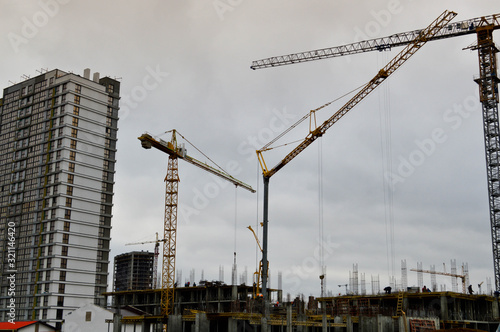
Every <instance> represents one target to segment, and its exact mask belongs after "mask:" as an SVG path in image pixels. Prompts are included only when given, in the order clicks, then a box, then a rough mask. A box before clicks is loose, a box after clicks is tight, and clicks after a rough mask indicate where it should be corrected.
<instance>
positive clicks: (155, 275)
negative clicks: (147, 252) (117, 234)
mask: <svg viewBox="0 0 500 332" xmlns="http://www.w3.org/2000/svg"><path fill="white" fill-rule="evenodd" d="M160 242H165V239H161V240H159V239H158V232H156V240H154V241H143V242H133V243H125V245H126V246H131V245H136V244H148V243H154V244H155V251H154V262H153V289H156V287H157V286H158V283H157V280H158V256H160Z"/></svg>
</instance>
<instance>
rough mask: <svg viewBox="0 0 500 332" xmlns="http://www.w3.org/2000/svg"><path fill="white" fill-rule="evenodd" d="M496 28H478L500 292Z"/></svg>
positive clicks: (480, 72)
mask: <svg viewBox="0 0 500 332" xmlns="http://www.w3.org/2000/svg"><path fill="white" fill-rule="evenodd" d="M493 30H494V25H492V24H489V25H485V26H483V27H480V28H478V29H477V45H476V46H475V47H474V48H476V49H477V51H478V56H479V78H477V79H476V80H475V81H476V83H477V84H478V85H479V99H480V101H481V104H482V113H483V126H484V146H485V155H486V171H487V174H488V194H489V195H488V196H489V205H490V224H491V237H492V244H493V264H494V269H495V287H496V290H499V289H500V128H499V123H498V101H499V100H498V83H499V79H498V74H497V53H498V48H497V47H496V46H495V43H494V42H493Z"/></svg>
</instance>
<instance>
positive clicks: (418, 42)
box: [257, 11, 457, 316]
mask: <svg viewBox="0 0 500 332" xmlns="http://www.w3.org/2000/svg"><path fill="white" fill-rule="evenodd" d="M456 15H457V14H456V13H454V12H450V11H445V12H444V13H442V14H441V15H440V16H439V17H438V18H437V19H435V20H434V21H433V22H432V23H431V24H430V25H429V26H428V27H427V28H425V29H423V30H421V31H420V32H419V33H418V35H417V37H416V38H415V39H414V40H413V41H412V42H411V43H410V44H408V45H407V46H406V47H405V48H404V49H403V50H402V51H401V52H400V53H399V54H398V55H396V56H395V57H394V58H393V59H392V60H391V61H390V62H389V63H388V64H387V65H386V66H385V67H384V68H382V69H381V70H380V71H379V72H378V73H377V74H376V75H375V77H374V78H372V79H371V80H370V81H369V82H368V83H367V84H366V85H365V86H364V87H363V88H362V89H361V90H360V91H359V92H358V93H357V94H356V95H355V96H354V97H352V98H351V99H350V100H349V101H348V102H347V103H346V104H345V105H344V106H342V107H341V108H340V109H339V110H338V111H337V112H336V113H335V114H334V115H333V116H331V117H330V118H329V119H328V120H326V121H325V122H324V123H323V124H321V125H320V126H318V127H317V128H315V129H310V132H309V134H308V135H307V136H306V138H305V139H304V140H303V141H302V142H301V143H299V145H298V146H297V147H296V148H295V149H293V150H292V151H291V152H290V153H289V154H288V155H287V156H286V157H285V158H283V159H282V160H281V161H280V162H279V163H278V164H277V165H276V166H274V167H273V168H272V169H268V168H267V166H266V163H265V161H264V158H263V156H262V152H264V151H265V150H257V156H258V159H259V162H260V166H261V168H262V174H263V178H264V204H263V239H262V266H263V271H262V293H263V296H264V301H267V274H268V271H267V244H268V223H269V220H268V212H269V179H270V178H271V176H273V175H274V174H276V172H278V171H279V170H280V169H281V168H283V167H284V166H285V165H286V164H288V163H289V162H290V161H292V160H293V159H294V158H295V157H296V156H297V155H299V154H300V153H301V152H302V151H304V150H305V149H306V148H307V147H308V146H309V145H311V144H312V143H313V142H314V141H315V140H316V139H318V138H319V137H321V136H322V135H323V134H324V133H325V132H326V131H327V130H328V129H329V128H330V127H331V126H332V125H333V124H335V123H336V122H337V121H338V120H340V119H341V118H342V117H343V116H344V115H345V114H347V112H349V111H350V110H351V109H353V108H354V107H355V106H356V105H357V104H358V103H360V102H361V101H362V100H363V99H364V98H365V97H366V96H367V95H369V94H370V93H371V92H372V91H373V90H374V89H375V88H377V87H378V86H379V85H380V84H381V83H382V82H383V81H385V79H387V78H388V77H389V76H390V75H391V74H392V73H394V72H395V71H396V70H397V69H398V68H399V67H401V65H402V64H403V63H405V62H406V61H407V60H408V59H409V58H410V57H411V56H412V55H413V54H415V53H416V52H417V51H418V50H419V49H420V48H421V47H422V46H423V45H424V44H425V43H426V42H427V41H428V40H430V38H432V36H434V35H436V34H437V33H439V31H441V29H443V27H445V26H446V25H447V24H448V23H449V22H450V21H451V20H452V19H453V18H454V17H455V16H456ZM265 310H266V311H265V315H266V316H267V315H268V308H267V303H266V305H265Z"/></svg>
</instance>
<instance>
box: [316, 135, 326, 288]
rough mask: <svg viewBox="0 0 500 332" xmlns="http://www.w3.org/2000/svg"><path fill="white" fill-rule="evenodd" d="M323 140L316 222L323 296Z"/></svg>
mask: <svg viewBox="0 0 500 332" xmlns="http://www.w3.org/2000/svg"><path fill="white" fill-rule="evenodd" d="M323 212H324V211H323V141H322V140H319V144H318V221H319V222H318V224H319V234H318V237H319V238H318V242H319V268H320V271H319V275H320V279H321V296H322V297H323V296H325V294H324V289H323V286H324V280H325V279H324V277H325V273H326V271H325V270H326V267H325V255H324V245H323V240H324V226H323V225H324V223H323V215H324V214H323Z"/></svg>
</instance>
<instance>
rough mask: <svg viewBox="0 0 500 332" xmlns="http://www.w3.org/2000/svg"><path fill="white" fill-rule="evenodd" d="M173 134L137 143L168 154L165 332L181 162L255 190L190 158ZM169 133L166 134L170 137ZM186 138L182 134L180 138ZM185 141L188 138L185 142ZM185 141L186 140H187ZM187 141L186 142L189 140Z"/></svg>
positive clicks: (172, 280) (169, 308)
mask: <svg viewBox="0 0 500 332" xmlns="http://www.w3.org/2000/svg"><path fill="white" fill-rule="evenodd" d="M168 132H171V133H172V138H171V140H170V142H166V141H164V140H162V139H156V138H154V137H153V136H151V135H150V134H149V133H144V134H142V135H141V136H140V137H138V139H139V140H140V141H141V145H142V147H143V148H145V149H151V148H152V147H154V148H155V149H158V150H160V151H162V152H164V153H166V154H168V167H167V175H166V177H165V183H166V188H165V218H164V229H163V235H164V236H163V238H164V240H163V241H164V243H165V244H164V246H163V266H162V285H161V314H162V316H163V319H164V322H163V329H164V331H166V328H167V325H166V323H167V322H166V319H167V318H168V315H169V314H171V313H172V311H173V304H174V293H175V290H174V283H175V255H176V248H177V246H176V239H177V202H178V185H179V170H178V159H181V160H184V161H187V162H188V163H190V164H192V165H195V166H197V167H198V168H201V169H203V170H205V171H207V172H209V173H212V174H214V175H216V176H218V177H221V178H222V179H224V180H227V181H229V182H231V183H232V184H234V185H235V186H236V187H241V188H243V189H246V190H248V191H250V192H252V193H255V190H254V189H253V188H252V187H251V186H249V185H248V184H246V183H244V182H242V181H240V180H238V179H236V178H234V177H232V176H231V175H229V174H228V173H226V172H225V171H223V170H219V169H217V168H214V167H212V166H209V165H207V164H206V163H203V162H201V161H199V160H197V159H194V158H192V157H190V156H188V155H187V153H186V148H185V146H184V144H179V145H177V135H176V134H178V131H176V130H175V129H174V130H172V131H168ZM168 132H167V133H168ZM179 135H180V136H181V137H183V136H182V135H181V134H179ZM183 138H184V137H183ZM184 139H185V138H184ZM185 140H186V139H185ZM186 141H187V140H186Z"/></svg>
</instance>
